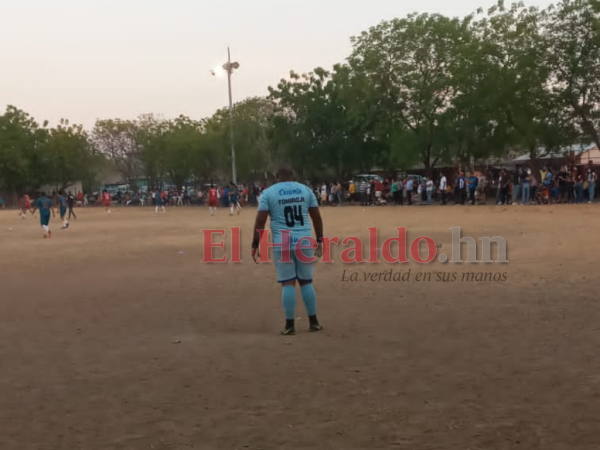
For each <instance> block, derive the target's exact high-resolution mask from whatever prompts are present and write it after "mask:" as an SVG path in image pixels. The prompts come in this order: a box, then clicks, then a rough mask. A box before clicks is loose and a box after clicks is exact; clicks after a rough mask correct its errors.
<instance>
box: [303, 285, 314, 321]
mask: <svg viewBox="0 0 600 450" xmlns="http://www.w3.org/2000/svg"><path fill="white" fill-rule="evenodd" d="M300 290H301V291H302V300H304V306H306V313H307V314H308V317H314V316H316V315H317V293H316V292H315V288H314V286H313V284H312V283H309V284H305V285H304V286H301V287H300Z"/></svg>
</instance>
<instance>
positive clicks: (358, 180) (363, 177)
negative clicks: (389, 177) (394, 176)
mask: <svg viewBox="0 0 600 450" xmlns="http://www.w3.org/2000/svg"><path fill="white" fill-rule="evenodd" d="M362 180H366V181H367V182H370V181H371V180H373V181H377V180H379V181H380V182H381V183H383V182H384V179H383V177H381V176H379V175H374V174H370V173H367V174H360V175H356V176H355V177H354V183H355V184H360V183H361V182H362Z"/></svg>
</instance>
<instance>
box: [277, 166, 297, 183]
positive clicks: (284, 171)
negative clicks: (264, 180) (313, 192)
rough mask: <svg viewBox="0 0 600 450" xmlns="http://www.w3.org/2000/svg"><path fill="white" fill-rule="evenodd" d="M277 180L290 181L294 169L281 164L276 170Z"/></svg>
mask: <svg viewBox="0 0 600 450" xmlns="http://www.w3.org/2000/svg"><path fill="white" fill-rule="evenodd" d="M277 178H278V179H279V181H291V180H292V179H293V178H294V169H292V166H290V165H289V164H282V165H280V166H279V170H277Z"/></svg>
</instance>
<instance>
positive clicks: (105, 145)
mask: <svg viewBox="0 0 600 450" xmlns="http://www.w3.org/2000/svg"><path fill="white" fill-rule="evenodd" d="M137 132H138V124H137V123H136V122H135V121H132V120H121V119H108V120H98V121H97V122H96V125H95V126H94V129H93V131H92V135H91V139H92V142H93V144H94V146H95V147H96V148H97V149H98V151H100V152H102V153H103V154H104V155H106V157H107V158H108V159H109V160H110V161H111V162H112V164H113V165H114V167H115V168H116V170H117V171H118V172H119V174H120V175H121V176H122V178H123V180H124V181H125V182H127V183H128V184H129V185H130V186H131V187H132V188H133V189H136V186H137V184H136V180H137V178H138V177H139V176H140V175H142V172H143V168H142V164H141V161H140V145H139V142H138V140H137Z"/></svg>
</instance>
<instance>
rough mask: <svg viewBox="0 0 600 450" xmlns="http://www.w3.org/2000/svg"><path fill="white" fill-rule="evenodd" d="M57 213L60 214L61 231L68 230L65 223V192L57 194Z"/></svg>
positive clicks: (67, 225)
mask: <svg viewBox="0 0 600 450" xmlns="http://www.w3.org/2000/svg"><path fill="white" fill-rule="evenodd" d="M57 203H58V211H59V213H60V220H62V229H63V230H66V229H67V228H69V222H67V219H66V217H67V198H66V197H65V191H60V192H59V193H58V200H57Z"/></svg>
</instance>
